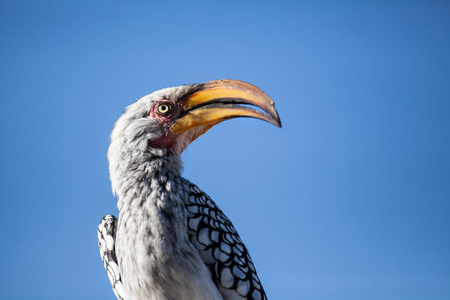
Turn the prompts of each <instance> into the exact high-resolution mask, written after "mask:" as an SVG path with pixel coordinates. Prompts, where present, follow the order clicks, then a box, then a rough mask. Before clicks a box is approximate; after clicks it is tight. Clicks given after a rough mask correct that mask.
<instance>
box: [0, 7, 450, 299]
mask: <svg viewBox="0 0 450 300" xmlns="http://www.w3.org/2000/svg"><path fill="white" fill-rule="evenodd" d="M35 2H37V1H35ZM0 30H1V34H0V42H1V47H0V54H1V63H0V64H1V67H0V84H1V88H0V99H1V100H0V103H1V107H0V137H1V144H0V151H1V152H0V161H1V162H0V163H1V172H0V185H1V186H0V188H1V191H2V196H1V200H0V201H1V207H2V209H1V210H0V266H1V268H0V298H1V299H11V300H19V299H20V300H22V299H33V300H39V299H46V300H49V299H50V300H51V299H114V295H113V293H112V290H111V287H110V285H109V282H108V280H107V277H106V272H105V271H104V269H103V266H102V263H101V260H100V257H99V254H98V249H97V233H96V230H97V225H98V222H99V221H100V219H101V218H102V217H103V216H104V215H105V214H108V213H114V214H116V215H117V209H116V199H115V198H114V197H113V196H112V194H111V189H110V184H109V179H108V171H107V161H106V150H107V147H108V138H109V133H110V131H111V128H112V126H113V124H114V122H115V120H116V119H117V118H118V117H119V115H120V114H121V113H122V112H123V108H124V107H125V106H127V105H129V104H131V103H132V102H134V101H135V100H136V99H138V98H140V97H142V96H144V95H146V94H148V93H150V92H152V91H155V90H158V89H161V88H164V87H168V86H174V85H180V84H184V83H199V82H204V81H208V80H212V79H222V78H230V79H239V80H244V81H248V82H251V83H253V84H256V85H257V86H259V87H261V88H262V89H263V90H264V91H266V92H267V93H268V94H269V95H270V96H271V97H272V98H273V99H274V100H275V102H276V107H277V109H278V111H279V113H280V116H281V119H282V122H283V128H282V129H279V128H276V127H275V126H272V125H270V124H268V123H264V122H262V121H259V120H250V119H236V120H232V121H229V122H225V123H223V124H221V125H219V126H217V127H216V128H214V129H213V130H211V131H209V132H208V133H207V134H206V135H204V136H203V137H201V138H200V139H198V140H197V141H195V143H194V144H192V145H191V147H190V148H188V150H187V151H186V153H184V154H183V159H184V162H185V171H184V176H185V177H186V178H188V179H190V180H191V181H193V182H195V183H196V184H197V185H199V186H200V187H201V188H202V189H203V190H205V191H206V192H207V193H208V194H209V195H210V196H211V197H212V198H213V199H214V200H215V201H216V202H217V203H218V204H219V206H220V207H221V208H222V209H223V210H224V211H225V213H226V214H227V215H228V216H229V217H230V218H231V220H232V221H233V222H234V224H235V226H236V228H237V229H238V231H239V233H240V234H241V237H242V239H243V240H244V242H245V243H246V244H247V246H248V248H249V249H250V252H251V254H252V256H253V260H254V262H255V264H256V266H257V269H258V273H259V275H260V278H261V280H262V282H263V284H264V286H265V289H266V291H267V294H268V296H269V298H270V299H312V300H322V299H324V300H326V299H333V300H339V299H345V300H349V299H374V300H383V299H389V300H391V299H396V300H402V299H405V300H406V299H408V300H414V299H423V300H438V299H439V300H440V299H450V3H449V2H448V1H297V2H296V1H248V2H246V1H189V2H188V1H186V2H172V1H165V2H164V3H163V1H161V2H153V3H148V2H147V1H71V2H68V1H39V3H32V2H31V1H1V2H0Z"/></svg>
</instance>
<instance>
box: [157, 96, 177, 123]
mask: <svg viewBox="0 0 450 300" xmlns="http://www.w3.org/2000/svg"><path fill="white" fill-rule="evenodd" d="M176 110H177V108H176V105H175V103H174V102H173V101H170V100H161V101H159V102H157V103H155V105H154V106H153V108H152V116H153V117H157V118H163V119H165V118H169V117H171V116H172V115H173V114H174V113H175V112H176Z"/></svg>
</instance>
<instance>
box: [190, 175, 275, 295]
mask: <svg viewBox="0 0 450 300" xmlns="http://www.w3.org/2000/svg"><path fill="white" fill-rule="evenodd" d="M184 183H185V184H187V185H188V191H189V200H188V202H187V203H186V210H187V212H188V217H187V225H188V234H189V238H190V241H191V243H192V244H193V245H194V247H195V248H196V249H197V250H198V251H199V254H200V256H201V258H202V260H203V261H204V263H205V264H206V265H207V266H208V268H209V270H210V271H211V275H212V277H213V280H214V282H215V283H216V285H217V287H218V288H219V291H220V293H221V294H222V296H223V297H224V299H225V300H235V299H236V300H237V299H247V300H267V297H266V294H265V292H264V289H263V287H262V285H261V282H260V281H259V278H258V275H257V274H256V270H255V266H254V265H253V262H252V259H251V257H250V255H249V253H248V251H247V248H246V247H245V245H244V244H243V242H242V241H241V238H240V237H239V234H238V233H237V232H236V230H235V228H234V226H233V224H232V223H231V221H230V220H229V219H228V218H227V216H225V214H224V213H223V212H222V211H221V210H220V208H218V207H217V205H216V204H215V203H214V201H213V200H212V199H211V198H210V197H209V196H208V195H206V194H205V193H204V192H202V191H201V190H200V189H199V188H198V187H197V186H196V185H194V184H193V183H191V182H189V181H187V180H185V182H184Z"/></svg>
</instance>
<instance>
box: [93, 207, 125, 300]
mask: <svg viewBox="0 0 450 300" xmlns="http://www.w3.org/2000/svg"><path fill="white" fill-rule="evenodd" d="M116 229H117V219H116V218H115V217H114V216H113V215H106V216H104V217H103V219H102V220H101V221H100V224H99V225H98V231H97V235H98V247H99V249H100V256H101V257H102V261H103V266H104V267H105V270H106V273H107V274H108V278H109V281H110V282H111V286H112V288H113V291H114V294H116V297H117V299H118V300H124V299H126V296H125V291H124V289H123V284H122V279H121V276H120V272H119V265H118V264H117V257H116V250H115V241H116Z"/></svg>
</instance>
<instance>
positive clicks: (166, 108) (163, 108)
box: [158, 104, 170, 114]
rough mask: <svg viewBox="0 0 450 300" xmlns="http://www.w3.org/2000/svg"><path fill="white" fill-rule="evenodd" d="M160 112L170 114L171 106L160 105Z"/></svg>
mask: <svg viewBox="0 0 450 300" xmlns="http://www.w3.org/2000/svg"><path fill="white" fill-rule="evenodd" d="M158 112H159V113H160V114H168V113H170V106H169V105H168V104H160V105H159V106H158Z"/></svg>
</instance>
